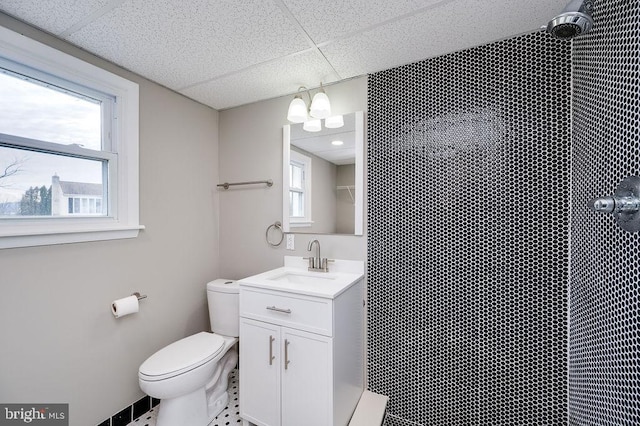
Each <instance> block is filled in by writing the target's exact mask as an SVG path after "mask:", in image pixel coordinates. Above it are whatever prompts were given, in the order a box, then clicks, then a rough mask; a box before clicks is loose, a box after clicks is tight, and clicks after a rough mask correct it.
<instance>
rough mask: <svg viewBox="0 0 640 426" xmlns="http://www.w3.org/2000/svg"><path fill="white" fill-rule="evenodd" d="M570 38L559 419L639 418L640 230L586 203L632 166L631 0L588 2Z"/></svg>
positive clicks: (638, 57)
mask: <svg viewBox="0 0 640 426" xmlns="http://www.w3.org/2000/svg"><path fill="white" fill-rule="evenodd" d="M594 20H595V24H594V29H593V31H592V32H591V33H589V34H587V35H585V36H584V37H580V38H578V39H576V40H575V42H574V46H573V81H574V94H573V102H574V134H573V141H572V145H573V149H572V167H573V169H572V180H573V183H572V200H571V201H572V207H571V216H572V220H571V223H572V229H571V232H572V236H571V238H572V242H571V303H570V313H569V317H570V330H569V341H570V344H569V424H570V425H576V426H577V425H616V426H631V425H634V426H635V425H640V284H639V282H640V235H639V234H638V233H637V232H636V233H633V234H631V233H628V232H625V231H622V230H621V229H620V228H618V226H617V225H616V224H615V223H614V221H613V218H612V217H611V216H610V215H604V214H597V213H593V212H591V211H590V210H589V209H588V208H587V202H588V201H589V200H590V199H592V198H595V197H600V196H606V195H612V194H613V192H614V190H615V188H616V187H617V185H618V183H619V182H620V181H621V180H622V179H624V178H625V177H627V176H633V175H635V176H638V175H640V124H639V121H640V95H639V93H640V62H639V61H640V2H639V1H637V0H634V1H629V0H607V1H596V3H595V14H594Z"/></svg>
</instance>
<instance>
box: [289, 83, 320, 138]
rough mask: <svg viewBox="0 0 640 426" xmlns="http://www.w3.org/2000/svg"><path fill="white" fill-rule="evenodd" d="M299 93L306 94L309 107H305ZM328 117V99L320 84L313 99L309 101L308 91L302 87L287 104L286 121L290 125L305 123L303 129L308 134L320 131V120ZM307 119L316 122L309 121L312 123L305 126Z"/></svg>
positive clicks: (305, 104)
mask: <svg viewBox="0 0 640 426" xmlns="http://www.w3.org/2000/svg"><path fill="white" fill-rule="evenodd" d="M300 92H307V96H308V97H309V106H307V103H306V102H305V101H304V100H303V99H302V95H301V94H300ZM329 116H331V102H329V97H328V96H327V94H326V93H325V92H324V87H322V82H321V83H320V89H319V91H318V92H317V93H316V94H315V95H314V96H313V99H311V93H309V89H307V88H306V87H304V86H301V87H300V88H298V94H297V95H296V96H295V97H294V98H293V100H292V101H291V103H290V104H289V110H288V111H287V120H289V121H291V122H292V123H305V124H304V126H303V128H304V130H307V131H309V132H318V131H320V130H321V129H322V123H321V122H320V119H322V118H327V117H329ZM309 117H311V118H313V119H316V120H311V121H312V123H310V124H307V122H308V121H309Z"/></svg>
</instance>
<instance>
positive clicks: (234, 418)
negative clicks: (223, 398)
mask: <svg viewBox="0 0 640 426" xmlns="http://www.w3.org/2000/svg"><path fill="white" fill-rule="evenodd" d="M228 392H229V404H227V406H226V407H225V408H224V410H222V412H221V413H220V414H219V415H218V417H216V418H215V419H214V420H213V421H212V422H211V423H209V426H231V425H241V424H242V419H241V418H240V407H239V402H238V398H239V396H240V384H239V383H238V369H237V368H236V369H235V370H233V371H231V373H230V374H229V389H228ZM160 404H162V403H160ZM158 408H159V406H158V407H155V408H152V409H151V411H149V412H148V413H146V414H144V415H142V416H140V417H139V418H137V419H135V420H134V421H132V422H131V423H129V425H128V426H156V416H157V415H158Z"/></svg>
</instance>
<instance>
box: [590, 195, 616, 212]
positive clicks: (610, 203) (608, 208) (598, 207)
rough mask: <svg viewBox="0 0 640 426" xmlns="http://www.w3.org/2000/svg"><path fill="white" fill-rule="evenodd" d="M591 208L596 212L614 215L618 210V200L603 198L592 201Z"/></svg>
mask: <svg viewBox="0 0 640 426" xmlns="http://www.w3.org/2000/svg"><path fill="white" fill-rule="evenodd" d="M589 207H591V210H593V211H594V212H600V213H613V211H614V210H615V208H616V200H615V198H613V197H602V198H596V199H595V200H591V202H590V203H589Z"/></svg>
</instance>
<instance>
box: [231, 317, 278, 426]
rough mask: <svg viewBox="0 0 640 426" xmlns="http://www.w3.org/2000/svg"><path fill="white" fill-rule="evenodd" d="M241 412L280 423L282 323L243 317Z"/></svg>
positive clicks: (265, 425)
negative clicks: (276, 323) (278, 324)
mask: <svg viewBox="0 0 640 426" xmlns="http://www.w3.org/2000/svg"><path fill="white" fill-rule="evenodd" d="M240 336H242V338H241V339H240V416H241V417H242V418H243V419H245V420H248V421H250V422H252V423H255V424H256V425H261V426H280V366H281V365H282V360H281V356H280V354H281V351H280V327H279V326H277V325H273V324H268V323H265V322H261V321H254V320H249V319H245V318H240Z"/></svg>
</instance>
